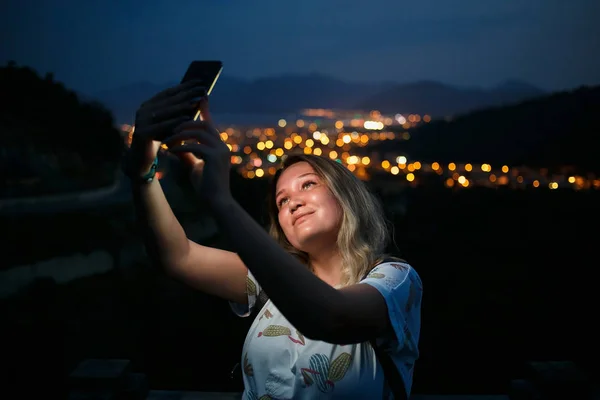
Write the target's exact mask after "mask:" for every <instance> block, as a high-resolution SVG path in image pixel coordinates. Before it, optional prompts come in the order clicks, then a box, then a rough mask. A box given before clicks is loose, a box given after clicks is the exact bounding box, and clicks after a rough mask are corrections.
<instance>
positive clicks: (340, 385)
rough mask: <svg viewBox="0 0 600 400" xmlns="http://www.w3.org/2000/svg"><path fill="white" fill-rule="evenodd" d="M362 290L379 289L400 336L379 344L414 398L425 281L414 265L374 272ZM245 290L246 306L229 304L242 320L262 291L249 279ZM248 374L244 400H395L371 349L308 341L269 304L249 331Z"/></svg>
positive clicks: (245, 354)
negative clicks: (246, 296)
mask: <svg viewBox="0 0 600 400" xmlns="http://www.w3.org/2000/svg"><path fill="white" fill-rule="evenodd" d="M360 283H361V284H368V285H371V286H373V287H375V288H376V289H378V290H379V292H380V293H381V294H382V295H383V296H384V298H385V301H386V303H387V307H388V311H389V318H390V321H391V325H392V327H393V331H394V332H393V333H392V332H389V333H388V334H387V335H385V336H383V337H380V338H377V344H378V346H380V347H381V348H382V349H383V350H384V351H386V352H388V353H389V354H390V356H391V358H392V359H393V361H394V363H395V364H396V367H397V368H398V370H399V371H400V375H401V376H402V377H403V379H404V384H405V386H406V390H407V391H408V393H410V390H411V385H412V374H413V368H414V363H415V360H416V359H417V358H418V357H419V351H418V347H417V345H418V341H419V332H420V326H421V311H420V310H421V295H422V293H421V292H422V284H421V279H420V278H419V275H418V274H417V272H416V271H415V270H414V269H413V268H412V267H411V266H410V265H408V264H406V263H401V262H396V261H394V262H386V263H383V264H380V265H378V266H376V267H375V268H373V270H372V271H371V272H370V273H369V275H368V276H367V278H365V279H363V280H362V281H361V282H360ZM247 289H248V290H247V291H248V305H241V304H236V303H230V304H231V308H232V309H233V311H234V312H235V313H236V314H237V315H239V316H241V317H247V316H249V315H250V314H251V312H252V307H253V306H254V304H255V303H256V299H257V295H258V293H259V292H260V290H261V288H260V286H259V284H258V282H257V281H256V279H255V278H254V276H253V275H252V273H251V272H250V271H248V278H247ZM306 312H310V310H306ZM242 371H243V377H244V395H243V399H248V400H259V399H260V400H267V399H334V398H335V399H388V398H392V395H391V393H390V392H389V388H388V387H387V385H384V374H383V370H382V368H381V365H380V364H379V362H378V361H377V357H376V356H375V352H374V350H373V347H372V346H371V344H370V343H369V342H364V343H358V344H350V345H339V344H331V343H327V342H322V341H317V340H310V339H308V338H306V337H304V336H303V335H302V333H301V332H299V331H298V330H297V329H295V328H294V327H293V326H292V324H290V323H289V321H288V320H287V319H286V318H285V317H284V316H283V315H282V314H281V312H279V310H278V309H277V307H275V305H274V304H273V302H272V301H271V300H268V301H267V302H266V303H265V305H264V306H263V308H262V309H261V310H260V312H259V313H258V315H257V317H256V319H255V320H254V322H253V323H252V326H251V327H250V330H249V331H248V335H247V336H246V340H245V342H244V347H243V350H242ZM384 386H385V387H384Z"/></svg>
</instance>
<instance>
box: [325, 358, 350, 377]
mask: <svg viewBox="0 0 600 400" xmlns="http://www.w3.org/2000/svg"><path fill="white" fill-rule="evenodd" d="M351 361H352V356H351V355H350V353H342V354H340V355H339V356H337V358H336V359H335V360H333V361H332V362H331V365H330V366H329V380H330V381H332V382H338V381H339V380H341V379H342V378H343V377H344V376H345V375H346V372H348V368H350V363H351Z"/></svg>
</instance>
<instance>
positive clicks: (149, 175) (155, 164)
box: [141, 156, 158, 183]
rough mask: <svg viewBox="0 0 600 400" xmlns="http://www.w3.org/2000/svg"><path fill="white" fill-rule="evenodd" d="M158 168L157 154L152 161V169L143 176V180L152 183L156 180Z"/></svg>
mask: <svg viewBox="0 0 600 400" xmlns="http://www.w3.org/2000/svg"><path fill="white" fill-rule="evenodd" d="M156 168H158V156H156V157H155V158H154V161H152V165H151V166H150V171H148V173H147V174H146V175H144V176H142V177H141V181H142V182H145V183H150V182H152V181H153V180H154V177H155V176H156Z"/></svg>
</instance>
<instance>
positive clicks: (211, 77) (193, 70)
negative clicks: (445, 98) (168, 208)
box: [181, 61, 223, 121]
mask: <svg viewBox="0 0 600 400" xmlns="http://www.w3.org/2000/svg"><path fill="white" fill-rule="evenodd" d="M221 71H223V63H222V62H221V61H192V63H191V64H190V66H189V67H188V69H187V71H186V72H185V75H183V78H182V79H181V83H184V82H187V81H190V80H198V81H200V82H201V84H202V85H204V87H206V94H207V95H209V96H210V93H211V92H212V90H213V88H214V87H215V83H217V80H218V79H219V76H220V75H221ZM199 117H200V111H197V112H196V115H195V116H194V121H195V120H196V119H198V118H199Z"/></svg>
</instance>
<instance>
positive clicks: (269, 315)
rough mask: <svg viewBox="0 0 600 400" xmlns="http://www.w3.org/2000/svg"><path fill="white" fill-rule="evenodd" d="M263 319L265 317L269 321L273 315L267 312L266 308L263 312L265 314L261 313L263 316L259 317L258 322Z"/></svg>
mask: <svg viewBox="0 0 600 400" xmlns="http://www.w3.org/2000/svg"><path fill="white" fill-rule="evenodd" d="M263 317H266V318H267V319H271V318H272V317H273V314H272V313H271V311H269V309H268V308H267V309H266V310H265V312H264V313H263V315H261V316H260V318H259V319H258V320H259V321H260V320H261V319H263Z"/></svg>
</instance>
